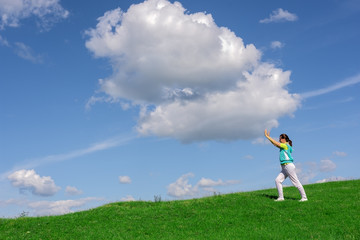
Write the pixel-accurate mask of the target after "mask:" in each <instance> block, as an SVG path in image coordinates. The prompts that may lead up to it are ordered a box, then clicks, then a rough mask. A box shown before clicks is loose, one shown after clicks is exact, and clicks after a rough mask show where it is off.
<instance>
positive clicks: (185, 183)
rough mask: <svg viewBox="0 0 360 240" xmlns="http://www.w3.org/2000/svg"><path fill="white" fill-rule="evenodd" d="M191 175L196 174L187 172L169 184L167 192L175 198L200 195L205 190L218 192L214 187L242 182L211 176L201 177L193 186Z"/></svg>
mask: <svg viewBox="0 0 360 240" xmlns="http://www.w3.org/2000/svg"><path fill="white" fill-rule="evenodd" d="M191 177H194V174H193V173H187V174H184V175H182V176H181V177H180V178H178V179H177V180H176V181H175V182H174V183H171V184H169V186H168V187H167V189H168V192H167V194H168V195H169V196H172V197H175V198H184V197H195V196H200V195H201V193H202V192H203V191H205V192H207V193H209V192H216V191H217V190H216V189H215V188H214V187H218V186H229V185H235V184H239V183H240V181H239V180H227V181H223V180H222V179H218V180H217V181H215V180H212V179H210V178H201V179H200V180H199V181H198V182H197V184H196V185H195V186H193V185H192V184H190V183H189V178H191Z"/></svg>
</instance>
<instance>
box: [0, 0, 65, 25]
mask: <svg viewBox="0 0 360 240" xmlns="http://www.w3.org/2000/svg"><path fill="white" fill-rule="evenodd" d="M59 2H60V0H0V29H3V28H5V27H6V26H10V27H18V26H19V24H20V20H22V19H24V18H28V17H31V16H35V17H37V18H38V19H40V22H39V23H38V24H40V25H41V27H42V28H44V29H47V28H48V27H50V26H51V24H52V23H54V22H56V21H58V20H59V19H63V18H67V17H68V15H69V12H68V11H67V10H65V9H64V8H63V7H62V6H61V5H60V4H59Z"/></svg>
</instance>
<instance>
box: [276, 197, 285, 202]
mask: <svg viewBox="0 0 360 240" xmlns="http://www.w3.org/2000/svg"><path fill="white" fill-rule="evenodd" d="M284 200H285V199H284V198H278V199H276V200H274V201H275V202H281V201H284Z"/></svg>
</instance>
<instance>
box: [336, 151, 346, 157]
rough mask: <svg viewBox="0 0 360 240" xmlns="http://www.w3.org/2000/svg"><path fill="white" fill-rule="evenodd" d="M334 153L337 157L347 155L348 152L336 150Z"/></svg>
mask: <svg viewBox="0 0 360 240" xmlns="http://www.w3.org/2000/svg"><path fill="white" fill-rule="evenodd" d="M333 155H335V156H337V157H346V156H347V153H346V152H339V151H335V152H333Z"/></svg>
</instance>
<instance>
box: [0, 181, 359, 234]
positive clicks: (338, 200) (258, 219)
mask: <svg viewBox="0 0 360 240" xmlns="http://www.w3.org/2000/svg"><path fill="white" fill-rule="evenodd" d="M305 190H306V192H307V195H308V197H309V201H308V202H298V200H299V197H300V195H299V193H298V191H297V189H296V188H294V187H289V188H285V189H284V193H285V198H286V199H287V200H285V201H284V202H274V199H275V198H276V195H277V191H276V189H267V190H261V191H254V192H244V193H233V194H226V195H220V196H213V197H207V198H201V199H193V200H184V201H169V202H141V201H140V202H119V203H111V204H108V205H104V206H102V207H99V208H95V209H92V210H88V211H83V212H77V213H72V214H67V215H63V216H51V217H36V218H35V217H34V218H33V217H21V218H17V219H0V239H106V240H107V239H157V240H158V239H196V240H198V239H360V180H353V181H344V182H330V183H322V184H312V185H306V186H305Z"/></svg>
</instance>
